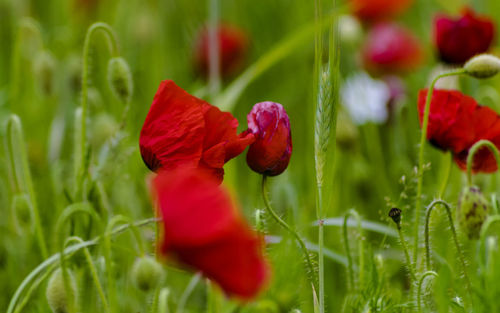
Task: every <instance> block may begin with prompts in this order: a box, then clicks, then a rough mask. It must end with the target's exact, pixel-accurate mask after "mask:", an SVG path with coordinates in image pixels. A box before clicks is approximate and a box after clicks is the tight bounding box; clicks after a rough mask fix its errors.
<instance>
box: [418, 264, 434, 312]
mask: <svg viewBox="0 0 500 313" xmlns="http://www.w3.org/2000/svg"><path fill="white" fill-rule="evenodd" d="M429 276H434V277H437V276H438V274H437V273H436V272H434V271H427V272H425V273H424V274H423V275H422V276H420V279H419V280H418V286H417V312H418V313H422V303H421V302H422V300H421V299H422V285H423V284H424V280H425V278H426V277H429Z"/></svg>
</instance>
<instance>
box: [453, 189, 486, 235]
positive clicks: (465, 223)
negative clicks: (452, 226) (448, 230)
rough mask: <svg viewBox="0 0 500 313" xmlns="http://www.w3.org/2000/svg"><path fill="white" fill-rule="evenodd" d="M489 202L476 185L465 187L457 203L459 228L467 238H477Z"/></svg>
mask: <svg viewBox="0 0 500 313" xmlns="http://www.w3.org/2000/svg"><path fill="white" fill-rule="evenodd" d="M488 212H489V203H488V201H487V200H486V198H485V197H484V196H483V194H482V193H481V190H479V188H478V187H465V188H464V190H463V191H462V193H461V194H460V198H459V199H458V205H457V219H458V224H459V226H460V229H461V230H462V231H463V232H464V233H465V234H466V235H467V237H468V238H469V239H478V238H479V233H480V232H481V227H482V226H483V223H484V221H485V220H486V218H487V217H488Z"/></svg>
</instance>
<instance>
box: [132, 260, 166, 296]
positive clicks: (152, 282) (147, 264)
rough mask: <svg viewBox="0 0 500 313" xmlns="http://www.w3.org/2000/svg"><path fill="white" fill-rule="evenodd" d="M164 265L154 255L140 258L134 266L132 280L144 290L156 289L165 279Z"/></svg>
mask: <svg viewBox="0 0 500 313" xmlns="http://www.w3.org/2000/svg"><path fill="white" fill-rule="evenodd" d="M163 274H164V272H163V267H162V266H161V265H160V263H158V262H156V260H155V259H154V258H152V257H149V256H145V257H141V258H138V259H137V260H136V261H135V263H134V265H133V267H132V280H133V282H134V284H135V285H136V287H137V288H139V289H140V290H142V291H149V290H152V289H154V288H155V287H156V286H158V284H159V283H160V282H161V280H162V279H163Z"/></svg>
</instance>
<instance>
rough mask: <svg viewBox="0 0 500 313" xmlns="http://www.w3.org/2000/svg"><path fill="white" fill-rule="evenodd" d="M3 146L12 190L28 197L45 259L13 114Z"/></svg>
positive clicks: (17, 121)
mask: <svg viewBox="0 0 500 313" xmlns="http://www.w3.org/2000/svg"><path fill="white" fill-rule="evenodd" d="M5 146H6V154H7V159H8V162H9V165H10V172H11V176H12V179H13V181H14V182H13V184H14V188H13V189H14V191H15V192H16V193H17V192H23V193H25V194H27V195H28V199H29V205H30V207H31V212H32V215H33V224H34V227H35V233H36V237H37V240H38V245H39V247H40V251H41V253H42V257H43V258H44V259H45V258H47V256H48V252H47V243H46V240H45V236H44V234H43V229H42V223H41V221H40V212H39V209H38V202H37V199H36V194H35V188H34V187H33V178H32V177H31V171H30V168H29V164H28V155H27V151H26V147H25V145H24V135H23V128H22V125H21V120H20V119H19V117H18V116H17V115H15V114H13V115H11V116H10V117H9V119H8V121H7V129H6V132H5Z"/></svg>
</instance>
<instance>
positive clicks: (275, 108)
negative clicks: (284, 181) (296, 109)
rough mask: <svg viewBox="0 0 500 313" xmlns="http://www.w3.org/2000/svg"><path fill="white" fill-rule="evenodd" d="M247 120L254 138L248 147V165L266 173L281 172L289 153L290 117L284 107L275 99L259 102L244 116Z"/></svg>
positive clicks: (290, 149)
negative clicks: (274, 100) (273, 100)
mask: <svg viewBox="0 0 500 313" xmlns="http://www.w3.org/2000/svg"><path fill="white" fill-rule="evenodd" d="M247 121H248V132H250V133H252V134H253V135H254V136H255V138H256V140H255V142H254V143H253V144H252V145H250V148H249V149H248V154H247V163H248V166H250V168H251V169H252V170H254V171H255V172H257V173H260V174H264V175H268V176H276V175H279V174H281V173H283V171H284V170H286V168H287V166H288V162H289V161H290V156H291V154H292V134H291V131H290V120H289V119H288V115H287V114H286V111H285V109H284V108H283V106H282V105H281V104H279V103H276V102H270V101H266V102H259V103H257V104H256V105H254V107H253V108H252V111H250V113H249V114H248V115H247Z"/></svg>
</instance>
